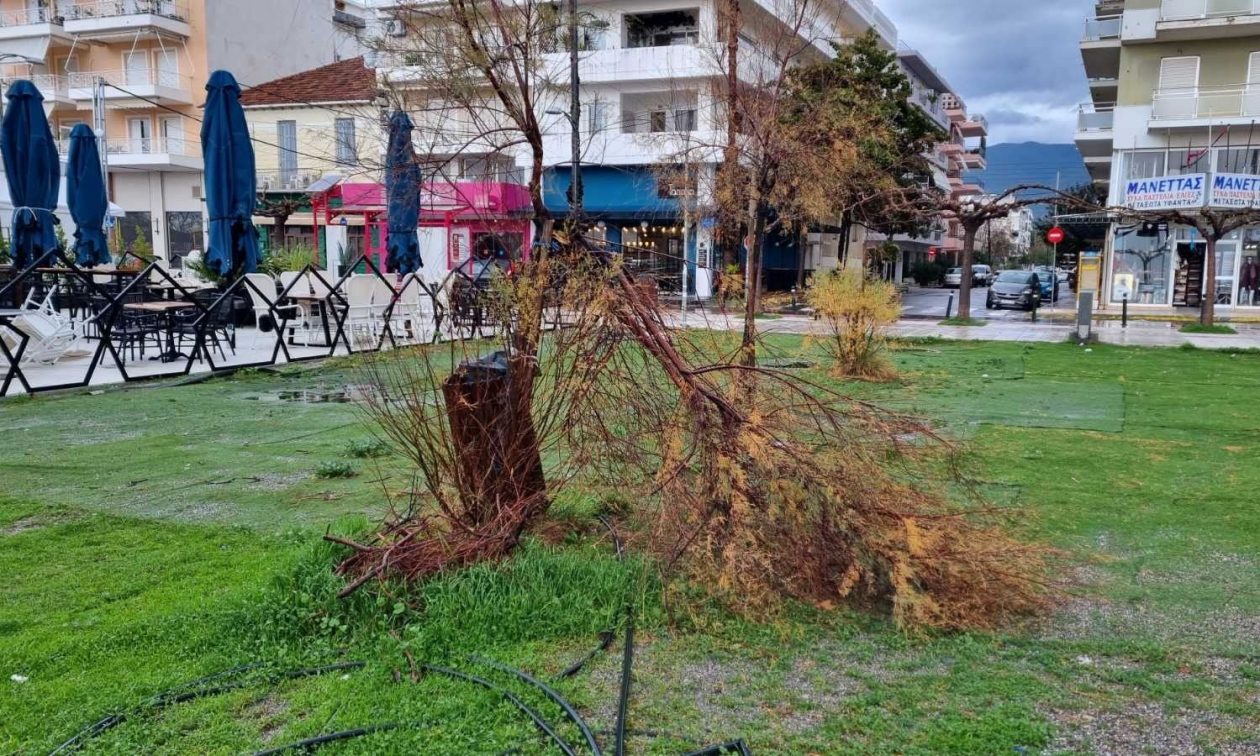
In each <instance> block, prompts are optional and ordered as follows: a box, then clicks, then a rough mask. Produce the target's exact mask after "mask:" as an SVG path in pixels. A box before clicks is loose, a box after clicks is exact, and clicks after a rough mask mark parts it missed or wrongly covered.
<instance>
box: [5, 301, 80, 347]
mask: <svg viewBox="0 0 1260 756" xmlns="http://www.w3.org/2000/svg"><path fill="white" fill-rule="evenodd" d="M55 298H56V294H55V290H54V291H50V292H49V293H48V295H47V297H45V298H44V299H43V300H42V301H36V300H35V299H34V293H32V294H31V295H30V296H28V298H27V306H26V307H24V308H23V309H25V310H26V311H27V312H26V313H24V314H23V315H20V316H18V317H16V318H14V319H13V320H12V321H11V322H12V324H13V327H14V328H15V329H17V330H18V331H20V332H21V333H23V334H25V335H26V336H27V338H28V341H27V344H26V352H25V353H24V354H23V355H22V364H24V365H53V364H56V363H57V362H58V361H59V360H61V359H62V358H63V357H65V356H66V355H68V354H69V353H70V352H71V351H74V350H75V346H76V342H77V341H78V339H79V335H78V334H77V333H76V332H75V329H74V323H73V322H72V321H71V320H70V319H69V318H68V317H66V316H65V315H62V314H61V313H59V312H58V311H57V310H55V309H54V308H53V306H52V302H53V301H54V300H55ZM0 338H3V339H4V340H5V343H6V344H7V345H8V346H9V348H10V349H15V348H16V347H17V337H15V336H14V335H13V334H12V333H10V332H9V331H8V330H7V329H3V330H0Z"/></svg>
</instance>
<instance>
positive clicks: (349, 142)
mask: <svg viewBox="0 0 1260 756" xmlns="http://www.w3.org/2000/svg"><path fill="white" fill-rule="evenodd" d="M336 128H337V162H338V163H340V164H341V165H356V164H357V163H358V162H359V147H358V143H357V142H356V140H355V135H354V119H353V118H338V119H337V122H336Z"/></svg>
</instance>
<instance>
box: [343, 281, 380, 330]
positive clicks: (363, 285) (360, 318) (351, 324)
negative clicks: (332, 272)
mask: <svg viewBox="0 0 1260 756" xmlns="http://www.w3.org/2000/svg"><path fill="white" fill-rule="evenodd" d="M376 283H377V278H376V276H374V275H371V274H359V273H356V274H354V275H352V276H350V277H349V278H348V279H346V283H345V287H346V303H347V305H348V308H349V309H348V311H347V313H346V330H348V331H349V332H350V334H351V335H352V336H353V337H354V338H355V339H356V341H357V340H358V339H359V336H360V335H361V334H362V335H364V337H365V341H367V342H370V341H371V340H372V335H373V334H374V332H375V330H376V323H375V307H374V305H373V300H372V296H373V293H374V292H375V290H376Z"/></svg>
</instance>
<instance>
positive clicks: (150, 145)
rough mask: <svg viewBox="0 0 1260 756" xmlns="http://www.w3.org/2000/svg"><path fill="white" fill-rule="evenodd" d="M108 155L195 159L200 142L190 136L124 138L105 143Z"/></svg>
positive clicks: (199, 149)
mask: <svg viewBox="0 0 1260 756" xmlns="http://www.w3.org/2000/svg"><path fill="white" fill-rule="evenodd" d="M105 151H106V152H107V153H109V154H110V155H180V156H183V157H196V156H197V155H200V154H201V141H200V139H199V138H198V137H196V136H193V135H191V134H184V135H181V136H173V137H124V138H120V139H110V140H108V141H107V142H106V143H105Z"/></svg>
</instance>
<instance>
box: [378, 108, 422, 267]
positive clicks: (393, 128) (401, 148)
mask: <svg viewBox="0 0 1260 756" xmlns="http://www.w3.org/2000/svg"><path fill="white" fill-rule="evenodd" d="M414 128H415V126H414V125H413V124H412V123H411V118H410V117H408V116H407V114H406V113H404V112H402V111H401V110H399V111H397V112H395V113H394V115H393V116H391V117H390V119H389V152H388V153H387V154H386V156H385V192H386V194H387V195H388V196H389V231H388V236H387V240H388V241H387V248H388V254H387V255H386V257H385V265H386V267H388V268H389V269H390V270H396V271H398V272H399V273H402V274H404V275H406V274H408V273H415V272H416V271H417V270H419V269H420V266H421V265H422V264H423V263H422V262H421V261H420V240H419V239H418V238H417V237H416V226H418V225H420V165H419V164H418V163H417V162H416V153H415V149H414V148H413V147H412V145H411V132H412V130H413V129H414Z"/></svg>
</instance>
